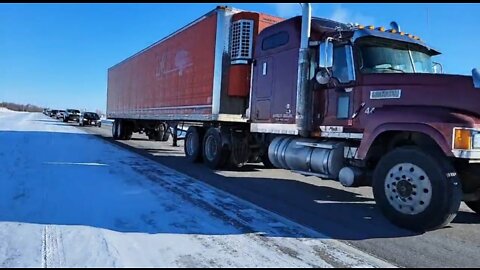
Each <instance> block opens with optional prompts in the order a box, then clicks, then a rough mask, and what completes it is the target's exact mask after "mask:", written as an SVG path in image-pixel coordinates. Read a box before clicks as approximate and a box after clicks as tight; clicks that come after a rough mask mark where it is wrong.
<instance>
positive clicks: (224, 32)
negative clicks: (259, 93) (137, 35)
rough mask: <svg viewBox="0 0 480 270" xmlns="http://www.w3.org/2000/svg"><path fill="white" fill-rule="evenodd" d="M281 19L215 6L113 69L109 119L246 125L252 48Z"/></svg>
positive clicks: (108, 107) (111, 70)
mask: <svg viewBox="0 0 480 270" xmlns="http://www.w3.org/2000/svg"><path fill="white" fill-rule="evenodd" d="M281 20H282V19H280V18H277V17H273V16H269V15H265V14H261V13H255V12H242V11H239V10H235V9H231V8H226V7H217V8H216V9H215V10H213V11H211V12H209V13H207V14H205V15H204V16H202V17H200V18H199V19H197V20H196V21H194V22H192V23H191V24H189V25H187V26H185V27H183V28H182V29H180V30H178V31H176V32H175V33H173V34H171V35H169V36H167V37H165V38H164V39H162V40H160V41H158V42H156V43H155V44H153V45H152V46H150V47H148V48H146V49H144V50H142V51H140V52H139V53H137V54H135V55H133V56H131V57H129V58H127V59H126V60H124V61H122V62H120V63H119V64H117V65H115V66H113V67H111V68H110V69H109V70H108V103H107V116H108V117H109V118H114V119H137V120H139V119H144V120H175V121H228V122H246V121H247V119H246V118H245V109H246V106H245V105H246V104H247V103H246V102H247V98H248V96H249V91H250V70H251V67H250V63H251V62H250V60H251V58H252V54H253V52H252V44H253V43H254V42H255V37H256V36H257V35H258V33H259V32H260V31H261V30H262V29H263V28H265V27H267V26H269V25H272V24H274V23H276V22H279V21H281ZM229 36H230V38H229Z"/></svg>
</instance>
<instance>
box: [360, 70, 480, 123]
mask: <svg viewBox="0 0 480 270" xmlns="http://www.w3.org/2000/svg"><path fill="white" fill-rule="evenodd" d="M361 80H362V81H361V85H362V88H363V91H362V93H363V94H362V95H363V101H364V102H365V103H366V105H367V107H375V108H380V107H384V106H422V107H441V108H448V109H452V110H453V111H457V112H463V113H466V114H469V115H475V116H476V117H480V89H478V88H475V87H474V84H473V79H472V76H463V75H445V74H418V73H417V74H398V73H395V74H366V75H363V76H362V79H361ZM388 90H394V91H388ZM398 90H399V91H398ZM372 92H373V93H372Z"/></svg>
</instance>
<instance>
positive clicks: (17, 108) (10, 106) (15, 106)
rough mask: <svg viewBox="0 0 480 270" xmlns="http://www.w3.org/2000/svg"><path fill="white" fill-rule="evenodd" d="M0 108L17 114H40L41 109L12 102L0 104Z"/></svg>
mask: <svg viewBox="0 0 480 270" xmlns="http://www.w3.org/2000/svg"><path fill="white" fill-rule="evenodd" d="M0 107H4V108H7V109H9V110H11V111H17V112H42V111H43V108H41V107H38V106H35V105H32V104H27V105H24V104H17V103H12V102H1V103H0Z"/></svg>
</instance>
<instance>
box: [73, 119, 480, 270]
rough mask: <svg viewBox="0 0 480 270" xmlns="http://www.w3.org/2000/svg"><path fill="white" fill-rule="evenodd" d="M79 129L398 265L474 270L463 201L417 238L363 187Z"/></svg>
mask: <svg viewBox="0 0 480 270" xmlns="http://www.w3.org/2000/svg"><path fill="white" fill-rule="evenodd" d="M72 125H73V124H72ZM82 129H84V130H86V131H87V132H89V133H91V134H95V135H96V136H98V137H100V138H102V139H105V140H107V141H109V142H111V143H114V144H116V145H118V146H121V147H124V148H126V149H129V150H131V151H134V152H136V153H139V154H141V155H143V156H144V157H147V158H149V159H152V160H154V161H157V162H158V163H161V164H164V165H166V166H168V167H170V168H173V169H175V170H177V171H180V172H182V173H185V174H187V175H189V176H192V177H194V178H196V179H199V180H201V181H203V182H205V183H208V184H210V185H212V186H214V187H216V188H219V189H221V190H224V191H226V192H229V193H231V194H234V195H236V196H238V197H240V198H242V199H245V200H247V201H249V202H252V203H254V204H256V205H258V206H260V207H262V208H264V209H267V210H269V211H272V212H274V213H277V214H279V215H281V216H283V217H285V218H288V219H290V220H292V221H294V222H297V223H299V224H301V225H304V226H306V227H309V228H311V229H314V230H316V231H318V232H321V233H322V234H325V235H328V236H330V237H332V238H334V239H338V240H341V241H344V242H346V243H349V244H350V245H352V246H354V247H357V248H358V249H360V250H362V251H364V252H366V253H369V254H371V255H373V256H376V257H378V258H380V259H383V260H386V261H389V262H390V263H393V264H395V265H397V266H400V267H480V216H478V215H477V214H475V213H473V212H472V211H471V210H470V209H468V207H467V206H465V205H464V204H463V203H462V206H461V209H460V212H459V214H458V215H457V217H456V218H455V220H454V221H453V222H452V223H451V224H450V225H449V226H448V227H446V228H443V229H439V230H435V231H430V232H427V233H423V234H415V233H412V232H410V231H406V230H403V229H400V228H398V227H395V226H394V225H391V224H390V223H389V222H388V221H387V220H386V219H385V218H384V217H383V216H382V214H381V213H380V212H379V210H378V209H377V208H376V207H375V202H374V200H373V196H372V192H371V190H370V189H369V188H368V187H360V188H348V189H347V188H344V187H343V186H342V185H341V184H340V183H338V182H334V181H330V180H321V179H319V178H316V177H306V176H302V175H298V174H294V173H291V172H289V171H286V170H280V169H264V168H263V166H262V164H261V163H260V164H249V165H247V166H246V167H243V168H241V169H240V170H238V171H224V170H218V171H212V170H210V169H208V168H207V167H206V166H204V165H202V164H191V163H189V162H187V161H186V160H185V159H184V157H183V156H184V155H183V142H182V141H180V142H179V146H178V147H172V142H171V140H170V141H169V142H152V141H148V140H147V137H146V136H145V135H141V134H134V136H133V138H132V140H130V141H113V140H112V139H111V126H103V127H102V128H97V127H83V128H82Z"/></svg>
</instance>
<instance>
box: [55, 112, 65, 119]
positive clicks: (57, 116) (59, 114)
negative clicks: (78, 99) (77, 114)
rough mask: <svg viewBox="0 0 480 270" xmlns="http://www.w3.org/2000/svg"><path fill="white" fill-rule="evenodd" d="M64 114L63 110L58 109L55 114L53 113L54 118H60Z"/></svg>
mask: <svg viewBox="0 0 480 270" xmlns="http://www.w3.org/2000/svg"><path fill="white" fill-rule="evenodd" d="M64 114H65V111H63V110H58V111H57V114H56V115H55V118H57V119H62V118H63V115H64Z"/></svg>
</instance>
